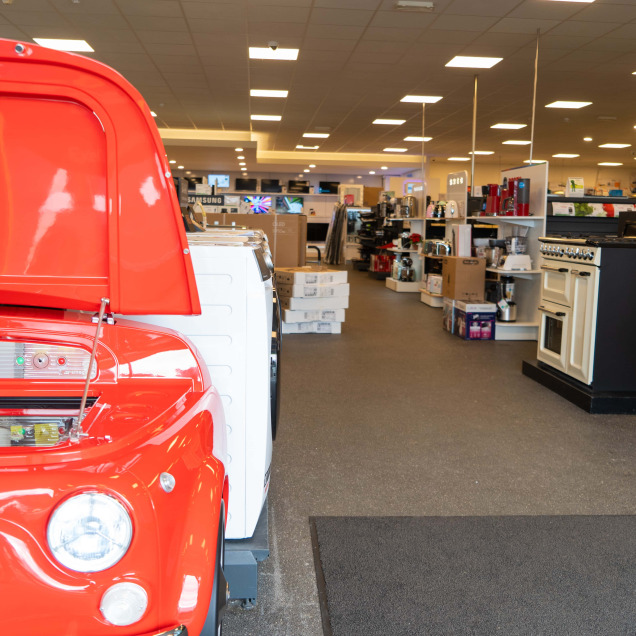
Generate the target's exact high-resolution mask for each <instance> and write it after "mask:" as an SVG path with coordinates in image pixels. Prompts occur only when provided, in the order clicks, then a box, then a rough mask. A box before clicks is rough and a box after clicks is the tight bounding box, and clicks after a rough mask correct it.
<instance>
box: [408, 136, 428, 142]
mask: <svg viewBox="0 0 636 636" xmlns="http://www.w3.org/2000/svg"><path fill="white" fill-rule="evenodd" d="M432 139H433V138H432V137H404V141H431V140H432Z"/></svg>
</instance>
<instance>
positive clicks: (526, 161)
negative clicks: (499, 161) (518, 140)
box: [523, 159, 546, 163]
mask: <svg viewBox="0 0 636 636" xmlns="http://www.w3.org/2000/svg"><path fill="white" fill-rule="evenodd" d="M523 163H546V160H545V159H524V160H523Z"/></svg>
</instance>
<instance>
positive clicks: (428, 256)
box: [424, 254, 444, 261]
mask: <svg viewBox="0 0 636 636" xmlns="http://www.w3.org/2000/svg"><path fill="white" fill-rule="evenodd" d="M424 258H434V259H436V260H438V261H441V260H442V259H443V258H444V257H443V256H438V255H437V254H424Z"/></svg>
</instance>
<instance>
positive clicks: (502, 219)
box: [467, 216, 545, 227]
mask: <svg viewBox="0 0 636 636" xmlns="http://www.w3.org/2000/svg"><path fill="white" fill-rule="evenodd" d="M467 218H469V219H470V220H473V221H474V220H481V221H486V222H487V223H488V224H491V225H497V224H499V223H512V224H514V225H525V226H527V227H535V226H536V225H537V223H541V224H543V223H544V222H545V216H469V217H467Z"/></svg>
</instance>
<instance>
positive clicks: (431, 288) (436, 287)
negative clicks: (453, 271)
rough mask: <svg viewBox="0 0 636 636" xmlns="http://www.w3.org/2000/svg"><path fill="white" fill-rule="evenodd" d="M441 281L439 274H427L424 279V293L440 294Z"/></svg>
mask: <svg viewBox="0 0 636 636" xmlns="http://www.w3.org/2000/svg"><path fill="white" fill-rule="evenodd" d="M442 280H443V279H442V277H441V276H440V275H439V274H429V275H428V276H427V278H426V291H427V292H428V293H429V294H441V293H442Z"/></svg>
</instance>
